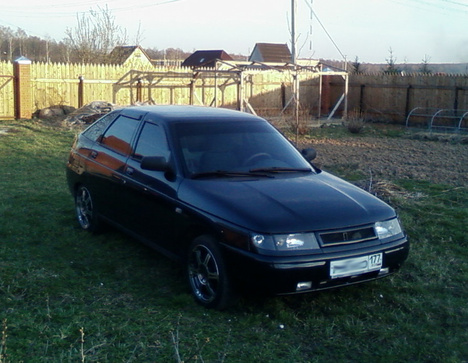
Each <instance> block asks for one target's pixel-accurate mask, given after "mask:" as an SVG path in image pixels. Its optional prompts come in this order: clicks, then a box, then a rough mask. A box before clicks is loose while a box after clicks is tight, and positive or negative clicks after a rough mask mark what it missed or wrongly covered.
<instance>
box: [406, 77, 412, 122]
mask: <svg viewBox="0 0 468 363" xmlns="http://www.w3.org/2000/svg"><path fill="white" fill-rule="evenodd" d="M412 89H413V86H412V85H408V87H407V88H406V104H405V118H406V117H408V115H409V113H410V103H411V90H412Z"/></svg>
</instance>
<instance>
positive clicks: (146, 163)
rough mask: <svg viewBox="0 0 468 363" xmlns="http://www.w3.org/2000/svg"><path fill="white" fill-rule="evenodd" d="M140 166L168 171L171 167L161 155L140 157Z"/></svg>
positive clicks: (146, 168)
mask: <svg viewBox="0 0 468 363" xmlns="http://www.w3.org/2000/svg"><path fill="white" fill-rule="evenodd" d="M141 168H142V169H145V170H153V171H170V169H171V167H170V165H169V163H168V162H167V161H166V158H165V157H163V156H145V157H144V158H143V159H141Z"/></svg>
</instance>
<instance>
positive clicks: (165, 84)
mask: <svg viewBox="0 0 468 363" xmlns="http://www.w3.org/2000/svg"><path fill="white" fill-rule="evenodd" d="M261 70H270V71H271V70H274V71H277V72H288V73H290V75H291V78H292V81H291V84H292V96H291V99H290V100H289V101H288V102H287V104H286V105H285V106H284V107H283V110H282V113H283V112H285V110H286V109H287V108H288V107H290V106H291V105H292V104H293V105H295V106H296V108H295V111H294V114H296V115H297V114H298V113H299V112H298V105H299V100H300V74H301V73H302V72H312V73H315V74H318V75H319V77H320V78H319V79H320V83H319V92H318V93H319V104H321V102H322V91H323V89H322V81H323V80H322V77H323V76H325V75H327V76H328V75H332V76H336V75H339V76H341V77H343V79H344V80H345V89H344V92H343V95H342V97H341V98H340V100H339V102H338V103H337V104H336V105H335V107H334V109H333V112H332V114H330V116H329V118H331V117H332V116H333V114H334V113H335V112H336V110H337V108H338V107H339V106H340V105H341V103H343V101H344V114H343V115H344V117H346V116H347V102H348V100H347V95H348V73H347V72H345V71H328V72H324V71H323V69H322V64H320V63H319V62H317V64H316V65H300V64H291V63H261V62H250V61H244V62H239V61H225V60H217V62H216V66H215V67H213V68H201V67H200V68H197V67H193V68H192V70H191V72H152V71H137V70H132V71H130V72H128V73H127V74H125V75H124V76H123V77H122V78H121V79H119V80H118V82H116V83H115V84H114V86H113V87H114V98H115V95H116V94H117V92H118V91H119V90H121V89H129V90H130V92H131V94H132V97H131V99H132V100H133V101H134V102H143V96H142V95H143V90H144V89H145V88H146V89H147V91H146V94H147V97H146V99H147V100H148V101H150V102H152V103H156V102H155V100H154V99H153V98H152V96H151V89H152V88H167V89H169V90H170V96H169V103H170V104H174V103H176V99H175V98H176V97H175V96H174V94H175V91H176V90H177V89H187V88H189V92H190V97H189V98H190V102H189V103H190V104H191V105H195V104H199V105H204V106H212V107H219V105H220V104H221V102H220V97H223V94H224V91H225V89H226V88H227V87H229V86H236V87H237V97H236V98H237V105H236V108H237V109H238V110H240V111H246V112H250V113H253V114H256V112H255V109H254V107H252V105H251V104H250V101H249V94H248V92H247V91H246V87H247V86H249V85H250V86H252V84H253V80H252V78H253V74H254V73H255V72H258V71H261ZM200 83H201V84H200ZM200 86H201V88H202V89H206V88H207V87H208V88H210V89H212V92H211V95H210V94H209V92H205V91H204V92H202V94H201V95H200V94H199V93H198V92H197V90H198V89H199V88H200ZM250 96H252V95H250ZM114 101H115V100H114ZM317 117H318V118H320V117H321V110H320V107H319V111H318V115H317Z"/></svg>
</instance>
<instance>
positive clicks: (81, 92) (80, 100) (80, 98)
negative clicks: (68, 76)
mask: <svg viewBox="0 0 468 363" xmlns="http://www.w3.org/2000/svg"><path fill="white" fill-rule="evenodd" d="M83 98H84V77H83V76H79V77H78V108H81V107H83V104H84V101H83Z"/></svg>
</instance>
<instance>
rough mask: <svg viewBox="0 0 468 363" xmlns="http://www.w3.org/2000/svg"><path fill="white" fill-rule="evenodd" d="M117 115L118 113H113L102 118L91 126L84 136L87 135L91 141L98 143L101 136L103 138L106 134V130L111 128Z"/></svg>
mask: <svg viewBox="0 0 468 363" xmlns="http://www.w3.org/2000/svg"><path fill="white" fill-rule="evenodd" d="M117 115H118V113H117V112H111V113H108V114H107V115H105V116H103V117H101V118H100V119H99V120H97V121H96V122H95V123H93V124H92V125H91V126H89V127H88V128H87V129H86V130H85V131H84V132H83V135H85V136H86V137H87V138H88V139H90V140H93V141H96V140H97V139H98V138H99V136H101V135H102V134H103V133H104V131H105V129H107V126H109V125H110V123H111V122H112V121H114V119H115V118H116V117H117Z"/></svg>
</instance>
